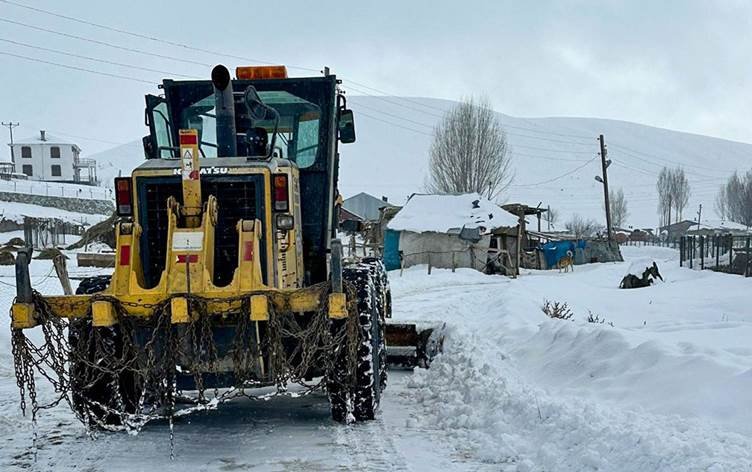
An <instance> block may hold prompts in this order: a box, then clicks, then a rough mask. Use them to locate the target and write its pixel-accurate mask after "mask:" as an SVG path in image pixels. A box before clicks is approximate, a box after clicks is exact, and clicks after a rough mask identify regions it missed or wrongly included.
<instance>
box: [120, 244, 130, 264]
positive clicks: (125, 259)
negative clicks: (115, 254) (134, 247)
mask: <svg viewBox="0 0 752 472" xmlns="http://www.w3.org/2000/svg"><path fill="white" fill-rule="evenodd" d="M130 263H131V247H130V245H122V246H120V265H121V266H127V265H128V264H130Z"/></svg>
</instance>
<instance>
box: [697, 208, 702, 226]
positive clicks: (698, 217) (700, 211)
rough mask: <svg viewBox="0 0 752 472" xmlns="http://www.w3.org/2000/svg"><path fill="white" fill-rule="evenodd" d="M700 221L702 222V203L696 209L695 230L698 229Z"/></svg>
mask: <svg viewBox="0 0 752 472" xmlns="http://www.w3.org/2000/svg"><path fill="white" fill-rule="evenodd" d="M700 223H702V203H700V209H699V210H698V211H697V230H698V231H699V230H700Z"/></svg>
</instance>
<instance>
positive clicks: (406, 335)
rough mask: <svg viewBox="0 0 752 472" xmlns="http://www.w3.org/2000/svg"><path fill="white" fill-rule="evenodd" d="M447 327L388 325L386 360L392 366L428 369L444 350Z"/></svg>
mask: <svg viewBox="0 0 752 472" xmlns="http://www.w3.org/2000/svg"><path fill="white" fill-rule="evenodd" d="M444 328H445V325H443V324H442V325H436V326H433V327H424V328H423V327H422V328H419V327H418V325H416V324H413V323H387V324H386V328H385V334H386V360H387V363H388V364H389V365H390V366H396V367H404V368H408V369H412V368H414V367H422V368H428V366H429V365H430V364H431V361H432V360H433V358H434V357H436V356H437V355H438V354H439V353H440V352H441V351H442V348H443V344H444Z"/></svg>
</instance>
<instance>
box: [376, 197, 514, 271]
mask: <svg viewBox="0 0 752 472" xmlns="http://www.w3.org/2000/svg"><path fill="white" fill-rule="evenodd" d="M516 226H517V218H516V217H515V216H513V215H511V214H510V213H508V212H506V211H504V210H503V209H502V208H501V207H499V206H498V205H496V204H495V203H493V202H491V201H489V200H488V199H485V198H483V197H481V196H479V195H478V194H477V193H471V194H464V195H423V194H414V195H412V196H411V197H410V199H409V200H408V201H407V203H406V204H405V205H404V206H403V207H402V209H401V210H400V211H399V212H398V213H397V214H396V215H395V216H394V218H392V219H391V221H389V222H388V223H387V225H386V231H385V234H384V263H385V264H386V267H387V269H389V270H392V269H398V268H400V267H410V266H414V265H419V264H427V265H430V266H432V267H439V268H447V269H451V268H458V267H468V268H473V269H476V270H479V271H485V270H486V268H487V266H488V262H489V259H488V255H489V248H490V245H491V239H492V233H493V232H494V230H496V229H498V228H501V227H508V228H514V227H516Z"/></svg>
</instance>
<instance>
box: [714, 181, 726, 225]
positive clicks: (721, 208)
mask: <svg viewBox="0 0 752 472" xmlns="http://www.w3.org/2000/svg"><path fill="white" fill-rule="evenodd" d="M713 206H714V207H715V212H716V214H717V215H718V216H720V217H721V219H722V220H725V219H727V218H729V213H728V195H726V185H725V184H724V185H721V188H720V189H718V193H717V194H716V196H715V202H714V205H713Z"/></svg>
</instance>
